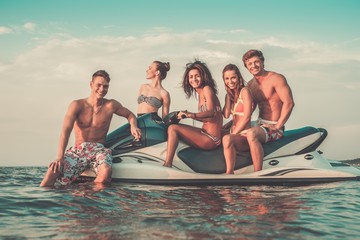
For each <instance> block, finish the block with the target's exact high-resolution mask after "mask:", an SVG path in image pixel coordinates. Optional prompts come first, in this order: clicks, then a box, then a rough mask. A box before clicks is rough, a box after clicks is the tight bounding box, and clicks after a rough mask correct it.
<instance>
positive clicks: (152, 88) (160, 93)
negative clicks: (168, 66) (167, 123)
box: [137, 62, 170, 118]
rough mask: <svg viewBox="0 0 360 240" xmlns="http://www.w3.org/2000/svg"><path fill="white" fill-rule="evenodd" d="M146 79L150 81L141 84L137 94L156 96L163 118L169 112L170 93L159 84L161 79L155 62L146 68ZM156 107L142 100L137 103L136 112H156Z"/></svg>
mask: <svg viewBox="0 0 360 240" xmlns="http://www.w3.org/2000/svg"><path fill="white" fill-rule="evenodd" d="M146 79H148V80H151V83H147V84H142V85H141V87H140V89H139V94H138V96H140V95H141V94H142V95H144V96H148V97H149V96H152V97H156V98H158V99H159V100H161V101H162V103H163V106H162V117H163V118H164V117H165V116H166V115H168V114H169V111H170V94H169V92H168V91H166V90H165V88H164V87H163V86H162V85H161V82H162V79H161V76H160V71H159V70H157V63H155V62H153V63H152V64H151V65H150V66H149V67H148V69H147V70H146ZM158 110H159V109H158V108H156V107H154V106H151V105H150V104H148V103H146V102H143V103H140V104H138V109H137V113H138V114H144V113H152V112H158Z"/></svg>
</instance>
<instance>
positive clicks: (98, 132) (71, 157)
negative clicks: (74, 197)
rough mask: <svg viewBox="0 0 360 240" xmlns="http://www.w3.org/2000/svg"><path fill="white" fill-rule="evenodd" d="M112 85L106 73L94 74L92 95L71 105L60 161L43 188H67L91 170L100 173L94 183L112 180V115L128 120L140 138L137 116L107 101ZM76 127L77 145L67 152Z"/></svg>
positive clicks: (59, 150) (60, 146) (59, 147)
mask: <svg viewBox="0 0 360 240" xmlns="http://www.w3.org/2000/svg"><path fill="white" fill-rule="evenodd" d="M109 82H110V77H109V74H108V73H107V72H106V71H104V70H99V71H97V72H95V73H94V74H93V76H92V80H91V82H90V88H91V93H90V96H89V97H88V98H84V99H78V100H74V101H72V102H71V103H70V105H69V108H68V110H67V113H66V115H65V118H64V122H63V127H62V131H61V135H60V140H59V145H58V153H57V158H56V160H55V161H53V162H52V163H50V165H49V168H48V170H47V172H46V174H45V177H44V179H43V180H42V182H41V184H40V186H41V187H48V186H54V184H55V182H56V183H59V184H61V185H68V184H70V183H71V182H73V181H74V180H76V178H77V177H78V176H79V175H80V174H81V173H82V172H84V171H85V170H86V169H87V168H89V167H91V168H93V169H94V170H95V172H96V174H97V177H96V178H95V182H99V183H103V182H107V181H109V180H110V178H111V165H112V155H111V150H110V149H107V148H105V147H104V145H103V144H104V143H105V138H106V134H107V132H108V130H109V126H110V122H111V119H112V116H113V114H116V115H119V116H122V117H125V118H127V119H128V121H129V123H130V131H131V134H132V135H133V136H134V137H135V139H139V138H140V137H141V131H140V129H139V128H138V127H137V121H136V117H135V115H134V114H133V113H132V112H131V111H129V110H128V109H127V108H125V107H123V106H122V105H121V104H120V103H119V102H118V101H116V100H113V99H105V98H104V97H105V95H106V94H107V92H108V89H109ZM73 128H74V133H75V146H74V147H71V148H70V149H68V150H66V151H65V149H66V146H67V144H68V141H69V137H70V134H71V131H72V129H73Z"/></svg>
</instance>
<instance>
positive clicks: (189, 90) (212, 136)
mask: <svg viewBox="0 0 360 240" xmlns="http://www.w3.org/2000/svg"><path fill="white" fill-rule="evenodd" d="M182 86H183V89H184V92H185V94H186V96H187V98H190V97H191V96H192V95H194V96H195V97H198V99H199V102H198V109H199V112H197V113H191V112H188V111H180V112H179V113H178V115H177V117H178V119H181V118H184V117H187V118H192V119H194V120H197V121H201V122H203V125H202V128H197V127H194V126H189V125H185V124H173V125H170V126H169V128H168V142H167V152H166V159H165V163H164V166H165V167H171V166H172V162H173V159H174V155H175V152H176V147H177V145H178V143H179V140H180V139H181V140H183V141H184V142H185V143H187V144H188V145H190V146H193V147H197V148H200V149H205V150H211V149H215V148H216V147H218V146H219V145H220V144H221V129H222V123H223V117H222V113H221V105H220V101H219V99H218V97H217V96H216V95H217V88H216V83H215V80H214V79H213V77H212V76H211V73H210V71H209V69H208V67H207V66H206V64H205V63H202V62H200V61H198V60H196V61H195V62H194V63H189V64H187V65H186V70H185V73H184V77H183V82H182Z"/></svg>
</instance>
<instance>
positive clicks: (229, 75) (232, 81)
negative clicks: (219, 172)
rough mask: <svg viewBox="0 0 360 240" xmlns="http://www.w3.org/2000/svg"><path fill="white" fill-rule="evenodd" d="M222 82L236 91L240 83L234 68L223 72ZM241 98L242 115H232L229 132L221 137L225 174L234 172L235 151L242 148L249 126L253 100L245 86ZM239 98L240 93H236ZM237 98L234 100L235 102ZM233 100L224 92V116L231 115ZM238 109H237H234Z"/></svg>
mask: <svg viewBox="0 0 360 240" xmlns="http://www.w3.org/2000/svg"><path fill="white" fill-rule="evenodd" d="M223 79H224V84H225V85H226V86H227V87H229V88H230V89H231V90H233V91H237V87H238V85H239V84H240V81H239V77H238V76H237V75H236V72H235V71H234V70H229V71H226V72H224V75H223ZM241 91H242V92H241V98H242V101H243V113H244V115H243V116H240V115H236V114H234V115H233V124H232V126H231V131H230V132H231V133H230V134H226V135H225V136H224V137H223V139H222V140H223V147H224V156H225V161H226V174H234V167H235V161H236V152H237V151H240V150H241V148H242V141H241V140H242V138H244V136H246V130H247V129H249V128H250V121H251V114H252V110H253V109H252V106H253V100H252V97H251V93H250V91H249V89H248V88H247V87H243V88H242V90H241ZM236 95H237V96H238V98H240V94H239V93H237V94H236ZM236 101H237V100H235V102H236ZM234 104H235V103H234V102H232V101H231V99H230V96H229V95H228V94H226V97H225V106H224V108H223V114H224V117H225V118H229V117H230V115H231V109H233V107H234ZM235 111H238V109H235Z"/></svg>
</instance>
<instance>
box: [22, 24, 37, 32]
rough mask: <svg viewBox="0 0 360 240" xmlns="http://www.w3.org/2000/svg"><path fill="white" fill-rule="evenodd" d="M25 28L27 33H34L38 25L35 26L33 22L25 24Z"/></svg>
mask: <svg viewBox="0 0 360 240" xmlns="http://www.w3.org/2000/svg"><path fill="white" fill-rule="evenodd" d="M23 28H24V29H25V30H27V31H30V32H32V31H34V30H35V28H36V24H35V23H32V22H27V23H25V24H24V25H23Z"/></svg>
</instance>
